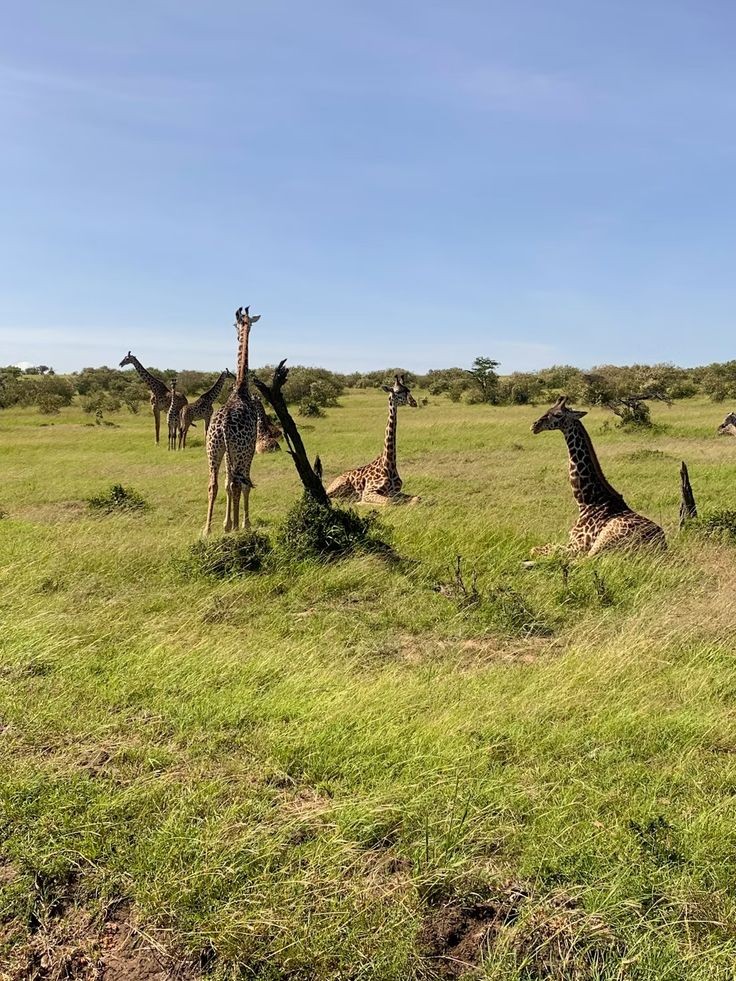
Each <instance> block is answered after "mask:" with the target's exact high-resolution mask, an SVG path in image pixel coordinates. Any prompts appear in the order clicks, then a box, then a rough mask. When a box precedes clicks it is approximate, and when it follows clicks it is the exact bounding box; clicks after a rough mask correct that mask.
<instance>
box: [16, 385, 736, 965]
mask: <svg viewBox="0 0 736 981" xmlns="http://www.w3.org/2000/svg"><path fill="white" fill-rule="evenodd" d="M342 401H343V408H341V409H334V410H329V411H328V414H327V417H326V418H324V419H313V420H305V422H304V425H303V426H302V427H301V428H302V429H303V430H304V437H305V442H306V444H307V448H308V450H309V452H310V454H311V455H312V456H314V455H315V454H316V453H319V454H320V456H321V458H322V460H323V463H324V467H325V476H326V479H330V478H331V477H332V476H334V475H336V474H337V473H339V472H340V471H341V470H343V469H344V468H346V467H348V466H353V465H357V464H361V463H364V462H367V461H368V460H369V459H371V458H372V457H374V456H375V455H376V454H377V453H378V452H379V450H380V447H381V443H382V438H383V427H384V423H385V404H384V398H383V397H382V396H380V395H379V394H377V393H375V392H355V393H350V394H349V395H347V396H345V397H344V398H343V400H342ZM539 411H540V410H538V409H534V408H514V409H511V408H503V409H495V408H489V407H484V406H463V405H453V404H451V403H449V402H448V401H446V400H444V399H439V398H435V399H431V400H430V404H429V405H428V406H424V407H422V408H420V409H417V410H413V409H403V410H401V412H400V418H399V434H398V442H399V464H400V469H401V472H402V476H403V478H404V490H405V491H406V492H407V493H409V494H419V495H421V498H422V501H421V503H420V504H418V505H415V506H412V507H397V508H395V509H389V510H387V511H384V513H383V514H382V515H381V518H382V521H383V522H385V524H386V525H387V526H388V528H389V529H390V534H391V538H392V544H393V546H394V547H395V549H396V551H397V552H398V553H399V554H400V555H401V556H402V557H403V559H404V561H403V562H400V563H397V562H387V561H386V560H385V558H384V557H382V556H381V555H376V554H360V555H357V556H355V557H354V558H352V559H349V560H347V561H343V562H337V563H333V564H329V565H325V564H324V563H319V562H317V561H313V560H309V559H304V560H299V557H296V560H295V559H294V557H293V556H292V557H291V558H290V561H289V562H288V563H284V564H283V565H281V566H280V565H279V564H278V562H273V563H272V562H269V563H266V564H265V565H264V568H263V570H262V571H260V572H257V573H253V574H250V575H247V576H241V577H238V578H230V579H225V580H220V579H216V578H206V577H197V576H192V575H188V574H185V572H184V571H183V569H182V561H183V560H185V559H186V557H187V556H188V554H189V549H190V546H191V545H192V543H193V542H195V541H196V540H197V538H198V535H199V532H200V529H201V527H202V525H203V523H204V512H205V508H206V484H207V473H206V465H205V459H204V453H203V450H202V448H201V447H193V448H192V449H188V450H187V451H186V452H184V453H169V452H167V450H166V449H165V447H164V446H159V447H155V446H154V443H153V424H152V420H151V419H150V418H149V417H148V416H146V415H143V414H142V415H141V416H139V417H133V416H128V415H126V414H124V413H123V414H120V415H118V416H116V417H115V418H116V422H117V423H118V424H119V427H120V428H115V429H114V428H107V427H90V426H86V425H85V422H86V421H87V420H86V417H85V416H84V415H83V413H82V412H81V411H78V410H77V409H69V410H65V411H64V412H63V413H62V414H61V415H60V416H58V417H55V418H54V419H53V424H48V422H49V421H48V420H47V419H45V418H44V417H42V416H40V415H38V414H37V413H36V412H34V411H32V410H27V411H26V410H22V411H20V410H19V411H13V412H6V413H3V414H1V415H0V467H1V468H2V470H1V471H0V509H1V510H2V512H3V513H4V514H5V517H3V518H2V520H0V575H1V576H2V583H1V586H2V588H1V589H0V647H1V648H2V665H1V667H0V671H1V672H2V674H1V678H2V684H1V685H0V713H1V718H0V722H1V727H0V745H2V747H3V752H2V754H0V773H2V783H1V785H0V794H1V797H0V801H1V803H0V807H1V808H2V810H1V811H0V821H1V822H2V828H3V841H4V843H3V845H2V855H3V859H2V860H3V861H4V862H5V863H6V866H7V868H8V869H12V875H10V874H8V875H6V876H0V890H2V897H1V898H0V908H3V909H4V913H3V914H2V916H3V917H4V922H5V924H6V932H5V934H4V939H3V940H2V942H3V943H4V945H5V946H4V948H3V949H4V950H5V951H6V956H7V957H8V958H9V957H10V953H9V952H10V951H11V948H12V947H13V946H14V945H18V944H20V943H22V939H23V937H24V935H25V929H26V926H25V925H26V923H27V917H28V910H29V904H31V902H32V900H31V897H32V895H33V882H34V876H35V875H36V873H38V872H39V871H40V872H42V873H44V874H46V875H50V874H52V873H53V874H54V875H56V876H58V877H60V878H61V879H63V878H64V877H65V876H67V877H68V876H69V874H70V873H72V872H73V873H75V876H78V878H77V879H76V882H77V886H76V887H75V888H76V889H77V890H78V895H77V901H78V902H80V903H83V902H86V903H89V904H94V903H95V902H99V901H101V900H102V899H104V898H105V897H111V896H126V897H130V898H131V899H132V900H133V901H134V903H135V904H136V907H137V909H138V910H139V911H140V914H141V916H142V917H143V919H144V921H145V922H146V923H147V924H149V925H150V927H151V929H159V930H163V931H166V932H164V933H163V934H161V936H163V937H164V938H165V939H166V943H167V945H170V946H172V947H173V948H178V949H180V950H182V951H189V952H195V953H199V952H203V951H210V952H214V953H215V954H216V957H215V959H214V962H213V963H214V965H215V967H214V968H213V969H214V970H216V971H217V972H219V975H220V976H221V977H262V978H282V977H304V978H307V977H310V978H346V979H347V978H351V979H352V978H381V979H383V978H385V979H397V981H400V979H401V981H405V979H408V978H432V977H436V976H439V975H440V974H441V973H442V971H443V970H444V969H445V968H446V967H447V963H449V962H445V961H443V960H442V959H441V958H440V959H437V957H436V956H429V955H428V953H427V951H426V949H424V948H423V946H422V941H421V936H422V933H421V930H422V925H423V924H426V922H427V919H428V918H431V916H432V915H433V911H435V910H436V909H437V908H438V904H439V905H440V906H441V904H442V903H448V902H449V903H452V902H455V903H458V904H462V902H463V901H465V902H470V897H472V896H476V895H481V894H482V895H485V893H484V890H493V889H499V888H501V887H502V886H504V884H508V883H509V882H514V883H517V884H521V885H523V889H524V890H525V893H524V895H525V897H526V898H525V900H524V904H523V909H522V911H521V914H520V915H519V916H518V917H517V918H516V919H514V921H513V922H509V923H508V924H507V925H506V926H504V927H503V929H501V930H500V931H498V932H497V933H496V934H493V937H492V942H491V939H489V941H488V943H487V944H486V948H485V954H484V964H485V966H484V969H483V970H484V974H483V976H484V977H489V978H498V979H506V978H516V977H519V978H521V977H542V976H550V972H551V976H555V977H559V978H567V977H591V978H593V977H595V978H604V977H605V978H611V979H613V978H628V977H632V978H633V977H636V978H657V979H658V978H673V979H675V978H678V979H679V978H702V979H706V978H713V977H724V978H725V977H730V976H731V975H730V973H729V972H730V971H731V965H732V963H733V961H734V958H735V957H736V939H735V938H734V930H735V929H736V916H735V912H736V911H735V910H734V900H733V895H734V893H733V883H734V877H735V876H736V862H735V861H734V845H735V844H736V841H735V840H734V839H735V837H736V832H735V831H734V823H733V795H734V789H735V788H736V763H735V762H734V761H736V721H734V715H733V701H734V694H735V693H736V670H735V669H734V667H733V663H732V662H733V654H732V652H733V642H734V627H733V624H734V619H735V617H736V600H735V599H734V591H733V577H734V554H735V553H734V552H733V549H732V546H729V545H728V544H727V542H726V541H721V540H714V539H712V538H703V537H702V536H699V535H698V534H695V533H690V534H687V535H684V536H680V537H678V536H677V535H676V526H677V509H678V503H679V479H678V470H679V464H680V460H681V459H685V460H686V461H687V463H688V466H689V468H690V474H691V479H692V482H693V487H694V491H695V495H696V499H697V501H698V504H699V505H700V506H701V509H703V510H708V509H711V510H718V509H720V510H728V509H730V508H734V507H736V503H734V502H735V500H736V492H735V491H734V489H733V486H734V485H733V474H734V469H735V465H736V442H732V441H728V440H726V439H725V438H720V439H719V438H718V437H716V436H715V428H716V426H717V424H718V422H719V420H720V418H721V417H722V415H723V413H722V411H721V408H720V407H718V406H714V405H713V404H711V403H707V402H704V401H691V402H685V403H678V404H677V405H676V406H675V407H673V408H672V409H666V408H660V407H656V408H655V409H654V412H653V415H654V418H655V421H656V422H657V423H659V424H660V426H661V429H659V430H658V431H657V432H655V433H654V434H652V433H643V434H640V435H639V434H637V435H632V434H630V433H626V434H625V433H622V432H621V431H619V430H617V429H616V428H615V427H614V426H613V418H612V416H611V415H610V414H608V415H606V414H604V413H603V412H599V411H594V412H591V413H590V415H589V416H588V417H587V418H586V424H588V425H589V429H590V432H591V434H592V436H593V439H594V441H595V443H596V445H597V447H598V449H599V452H600V457H601V461H602V464H603V466H604V469H605V471H606V474H607V476H608V477H609V479H610V480H611V481H612V482H613V483H614V485H615V486H616V487H617V488H619V489H620V490H621V491H622V492H623V493H624V495H625V497H626V499H627V500H628V502H629V503H630V504H631V505H632V506H633V507H635V508H636V509H637V510H640V511H642V512H643V513H645V514H648V515H649V516H651V517H652V518H654V519H655V520H657V521H659V522H660V523H662V524H663V526H664V527H665V530H666V531H667V533H668V534H669V536H670V539H671V548H670V550H669V552H668V554H667V555H666V556H641V557H638V558H636V559H635V560H629V559H625V558H621V557H615V556H609V557H606V556H603V557H601V559H600V560H598V561H597V562H595V563H593V562H590V561H588V562H581V563H578V564H577V565H575V566H573V567H572V568H571V569H569V570H567V571H566V570H565V569H564V567H562V566H561V565H560V564H559V563H555V562H550V563H543V564H540V565H538V566H537V567H535V568H534V569H531V570H525V569H523V568H522V566H521V560H522V559H524V558H525V557H526V556H527V554H528V551H529V549H530V547H531V546H533V545H538V544H543V543H544V542H546V541H553V540H557V541H563V540H564V539H565V537H566V535H567V531H568V528H569V526H570V525H571V523H572V520H573V517H574V513H573V512H574V509H573V504H572V500H571V495H570V491H569V487H568V484H567V477H566V456H565V448H564V443H563V440H562V438H561V437H560V436H559V434H555V433H548V434H542V435H540V436H536V437H535V436H532V435H531V433H530V432H529V425H530V423H531V421H532V420H533V419H534V418H535V417H536V415H538V414H539ZM732 461H733V462H732ZM253 479H254V482H255V485H256V488H255V490H254V491H253V493H252V495H251V516H252V518H253V519H254V523H255V525H256V528H257V530H258V531H259V533H262V534H266V535H269V536H270V537H271V538H273V539H275V538H276V537H277V531H278V527H279V524H280V522H281V521H282V520H283V518H284V516H285V514H286V513H287V510H288V508H289V507H290V505H291V504H292V503H293V502H294V500H295V499H296V498H297V497H298V495H299V493H300V485H299V484H298V480H297V477H296V474H295V472H294V468H293V465H292V463H291V461H290V459H289V457H288V455H287V454H286V453H282V454H274V455H269V456H263V457H257V458H256V460H255V463H254V468H253ZM114 484H122V485H123V486H124V487H126V488H127V487H131V488H134V489H135V490H136V492H138V493H139V494H140V495H142V497H143V498H144V499H145V501H146V502H147V504H148V508H147V509H146V510H145V511H139V512H137V513H136V512H132V513H131V512H126V511H122V512H121V513H110V514H105V515H104V516H97V515H95V514H93V513H92V512H90V511H89V510H88V509H87V506H86V501H87V500H88V499H89V498H92V497H94V496H96V495H99V494H101V493H105V492H106V491H108V490H109V488H110V486H111V485H114ZM223 512H224V496H223V495H222V494H221V497H220V501H219V502H218V511H217V518H216V520H217V521H218V522H221V521H222V517H223ZM457 555H462V556H463V568H464V570H465V572H466V574H467V575H468V576H469V577H470V576H472V575H473V573H474V574H475V577H476V582H477V593H478V598H477V600H476V601H473V602H471V603H468V602H463V601H461V599H460V598H458V597H456V596H454V595H453V594H452V591H451V590H450V591H447V590H445V591H444V592H443V590H442V589H439V588H438V587H441V586H442V584H445V583H447V582H448V581H451V579H452V574H453V573H452V568H453V564H454V561H455V557H456V556H457ZM540 624H541V625H543V626H544V629H539V625H540ZM54 881H55V880H54ZM519 888H521V886H520V887H519ZM489 937H490V935H489ZM550 937H556V938H558V939H557V940H554V941H553V940H551V939H550ZM560 938H561V939H560ZM596 938H597V939H596ZM558 948H559V949H558ZM560 950H561V951H562V954H559V951H560ZM555 952H557V953H555ZM558 954H559V956H558ZM556 957H557V959H556V960H555V958H556ZM560 957H562V960H560ZM565 958H567V960H565ZM0 963H2V957H0ZM545 965H546V966H545ZM545 971H547V974H546V975H545V973H544V972H545ZM525 972H526V973H525ZM555 972H556V973H555ZM574 972H578V973H574Z"/></svg>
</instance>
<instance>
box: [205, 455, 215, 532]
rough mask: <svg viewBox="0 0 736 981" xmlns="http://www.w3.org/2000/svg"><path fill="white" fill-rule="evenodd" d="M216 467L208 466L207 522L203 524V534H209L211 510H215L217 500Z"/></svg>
mask: <svg viewBox="0 0 736 981" xmlns="http://www.w3.org/2000/svg"><path fill="white" fill-rule="evenodd" d="M217 470H218V468H217V467H211V468H210V486H209V501H208V504H207V522H206V524H205V526H204V535H205V536H207V535H209V533H210V531H211V529H212V512H213V511H214V510H215V501H216V500H217Z"/></svg>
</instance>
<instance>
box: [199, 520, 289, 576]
mask: <svg viewBox="0 0 736 981" xmlns="http://www.w3.org/2000/svg"><path fill="white" fill-rule="evenodd" d="M270 552H271V541H270V539H268V538H267V537H266V536H265V535H260V534H258V532H256V531H243V532H236V533H235V534H232V535H224V536H223V537H222V538H212V539H208V540H206V541H204V540H202V541H198V542H195V543H194V544H193V545H191V546H190V547H189V555H188V561H187V563H186V566H185V568H186V569H187V570H188V571H191V572H193V573H194V574H196V575H199V576H206V577H208V578H215V579H232V578H233V577H234V576H243V575H245V574H246V573H250V572H258V571H259V570H260V569H261V568H262V567H263V563H264V562H265V560H266V557H267V556H268V555H269V553H270Z"/></svg>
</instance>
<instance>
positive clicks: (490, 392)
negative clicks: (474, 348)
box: [469, 358, 501, 402]
mask: <svg viewBox="0 0 736 981" xmlns="http://www.w3.org/2000/svg"><path fill="white" fill-rule="evenodd" d="M500 363H501V362H500V361H494V360H493V359H492V358H476V359H475V361H474V362H473V367H472V368H471V369H470V371H469V374H470V375H472V376H473V379H474V381H475V384H476V385H477V386H478V387H479V388H480V390H481V392H482V393H483V401H484V402H493V401H494V399H495V395H496V390H497V388H498V375H497V374H496V368H498V366H499V364H500Z"/></svg>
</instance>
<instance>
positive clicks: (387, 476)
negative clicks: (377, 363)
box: [327, 375, 419, 504]
mask: <svg viewBox="0 0 736 981" xmlns="http://www.w3.org/2000/svg"><path fill="white" fill-rule="evenodd" d="M381 387H382V388H383V390H384V392H388V422H387V424H386V437H385V439H384V441H383V453H382V454H381V455H380V456H379V457H377V458H376V459H375V460H374V461H373V462H372V463H367V464H366V465H365V466H364V467H358V468H357V469H356V470H347V471H346V472H345V473H344V474H341V475H340V476H339V477H337V478H336V479H335V480H333V481H332V483H331V484H330V486H329V487H328V488H327V496H328V497H333V498H347V499H350V500H354V501H355V500H357V501H359V502H361V503H362V504H398V503H400V502H402V501H418V500H419V498H418V497H414V498H410V497H409V495H407V494H402V493H401V485H402V480H401V477H400V476H399V471H398V470H397V469H396V418H397V409H398V407H399V406H400V405H411V406H413V407H414V408H416V405H417V403H416V402H415V401H414V398H413V396H412V394H411V392H410V391H409V389H408V388H407V386H406V385H405V384H404V376H403V375H396V376H395V381H394V384H393V386H392V387H391V388H388V387H387V386H386V385H382V386H381Z"/></svg>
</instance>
